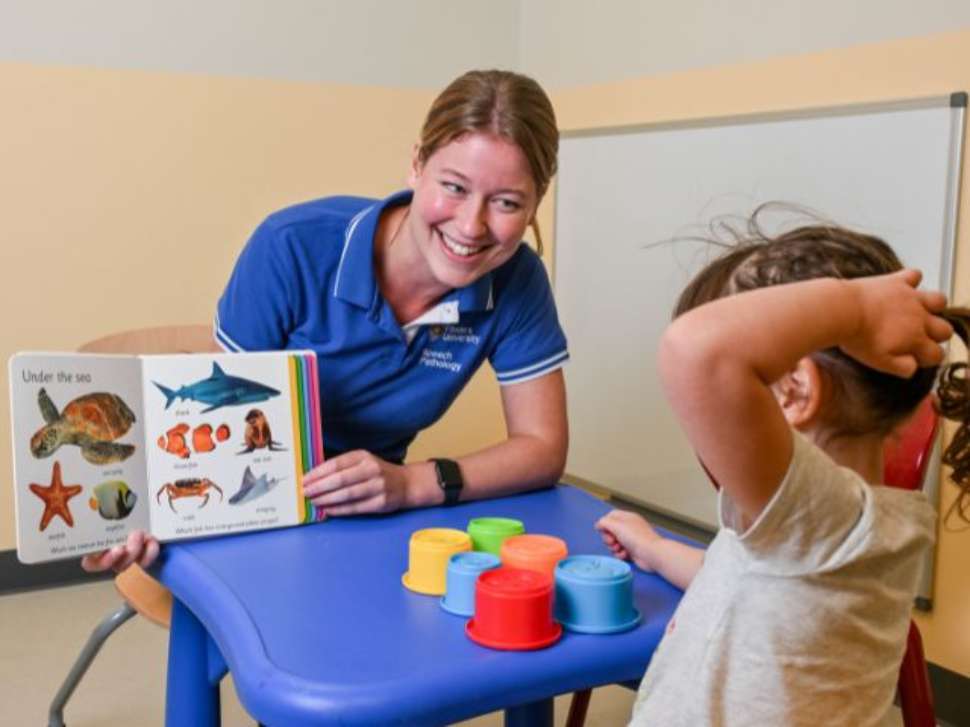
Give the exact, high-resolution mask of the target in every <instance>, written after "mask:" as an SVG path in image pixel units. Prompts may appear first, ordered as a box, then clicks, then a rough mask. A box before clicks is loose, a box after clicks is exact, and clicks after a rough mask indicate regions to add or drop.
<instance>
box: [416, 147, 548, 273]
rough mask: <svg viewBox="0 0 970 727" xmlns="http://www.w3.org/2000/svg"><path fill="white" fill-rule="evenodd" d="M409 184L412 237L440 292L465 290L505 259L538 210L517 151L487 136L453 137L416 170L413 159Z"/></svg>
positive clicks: (524, 163) (522, 157)
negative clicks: (442, 288) (441, 288)
mask: <svg viewBox="0 0 970 727" xmlns="http://www.w3.org/2000/svg"><path fill="white" fill-rule="evenodd" d="M410 184H411V187H412V188H413V189H414V199H413V200H412V202H411V211H410V214H409V215H408V225H409V227H410V232H411V235H412V239H413V240H414V241H415V244H416V245H417V247H418V249H419V251H420V253H421V255H422V257H423V258H424V260H425V261H426V262H427V265H428V268H429V270H430V272H431V274H432V276H433V277H434V278H435V279H436V280H437V281H438V282H439V283H441V284H442V285H443V286H444V287H446V288H448V289H451V288H461V287H464V286H466V285H469V284H471V283H473V282H475V281H476V280H478V278H480V277H481V276H482V275H484V274H486V273H488V272H490V271H492V270H494V269H495V268H497V267H498V266H500V265H501V264H502V263H504V262H505V261H506V260H508V259H509V258H510V257H512V254H513V253H514V252H515V251H516V249H517V248H518V246H519V242H520V241H521V240H522V235H523V234H524V233H525V228H526V227H528V225H529V222H530V221H531V220H532V218H533V216H534V215H535V211H536V206H537V205H538V200H537V199H536V197H537V194H536V185H535V181H534V180H533V178H532V172H531V170H530V169H529V163H528V162H527V161H526V158H525V155H524V154H523V153H522V150H521V149H519V147H518V146H516V145H515V144H514V143H512V142H511V141H508V140H507V139H504V138H502V137H499V136H494V135H492V134H485V133H470V134H465V135H464V136H461V137H458V138H457V139H455V140H454V141H452V142H450V143H449V144H447V145H445V146H443V147H441V148H440V149H438V150H437V151H435V152H434V153H433V154H432V155H431V156H430V157H429V158H428V159H427V160H426V161H425V163H424V164H423V165H422V164H421V163H420V162H419V161H418V160H417V158H415V160H414V161H413V162H412V166H411V175H410Z"/></svg>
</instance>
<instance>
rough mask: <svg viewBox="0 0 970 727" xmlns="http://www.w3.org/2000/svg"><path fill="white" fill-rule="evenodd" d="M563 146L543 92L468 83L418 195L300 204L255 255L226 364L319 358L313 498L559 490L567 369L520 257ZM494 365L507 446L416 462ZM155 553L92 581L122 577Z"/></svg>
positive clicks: (431, 115) (521, 81)
mask: <svg viewBox="0 0 970 727" xmlns="http://www.w3.org/2000/svg"><path fill="white" fill-rule="evenodd" d="M558 146H559V133H558V130H557V128H556V119H555V114H554V112H553V109H552V105H551V103H550V102H549V99H548V97H547V96H546V94H545V92H544V91H543V90H542V88H540V86H539V85H538V84H537V83H536V82H535V81H533V80H532V79H530V78H527V77H525V76H522V75H519V74H516V73H510V72H505V71H471V72H469V73H466V74H464V75H463V76H461V77H459V78H458V79H456V80H455V81H453V82H452V83H451V84H450V85H449V86H448V87H447V88H446V89H445V90H444V91H443V92H442V93H441V95H440V96H438V98H437V99H436V100H435V101H434V103H433V104H432V106H431V109H430V110H429V112H428V115H427V118H426V120H425V122H424V125H423V127H422V130H421V138H420V140H419V142H418V144H417V145H416V147H415V152H414V156H413V158H412V160H411V168H410V174H409V183H410V187H411V189H410V190H406V191H402V192H398V193H395V194H392V195H391V196H389V197H387V198H386V199H383V200H372V199H362V198H357V197H326V198H323V199H319V200H315V201H312V202H307V203H303V204H299V205H296V206H294V207H290V208H287V209H284V210H282V211H280V212H277V213H275V214H272V215H270V216H269V217H268V218H267V219H266V220H265V221H264V222H263V223H262V224H261V225H260V226H259V227H258V228H257V229H256V231H255V232H254V233H253V236H252V237H251V238H250V240H249V242H248V243H247V244H246V246H245V248H244V249H243V251H242V253H241V254H240V256H239V260H238V261H237V263H236V267H235V270H234V271H233V273H232V276H231V278H230V280H229V283H228V284H227V286H226V290H225V292H224V293H223V296H222V298H221V299H220V301H219V304H218V309H217V311H216V318H215V335H216V339H217V341H218V342H219V343H220V344H221V345H222V346H223V348H225V349H226V350H229V351H260V350H273V349H307V348H310V349H313V350H314V351H316V353H317V357H318V362H319V371H320V396H321V410H322V411H323V416H324V420H325V422H324V426H323V433H324V450H325V452H326V457H327V459H326V461H325V462H324V464H322V465H321V466H319V467H317V468H316V469H315V470H313V471H312V472H310V473H309V474H308V475H307V476H306V478H305V480H304V490H305V493H306V495H307V497H309V498H311V499H312V501H313V503H314V504H315V505H317V506H320V507H322V508H323V509H324V510H325V512H326V513H327V514H329V515H334V516H339V515H350V514H356V513H367V512H388V511H393V510H397V509H400V508H411V507H423V506H428V505H435V504H452V503H454V502H457V501H458V500H465V499H474V498H481V497H492V496H497V495H503V494H509V493H512V492H518V491H522V490H527V489H530V488H535V487H542V486H547V485H551V484H554V483H555V482H556V480H557V479H558V478H559V476H560V475H561V474H562V471H563V467H564V464H565V457H566V446H567V439H568V428H567V424H566V406H565V386H564V383H563V376H562V372H561V371H560V369H561V367H562V366H563V364H564V363H565V362H566V360H567V359H568V358H569V353H568V350H567V348H566V338H565V335H564V334H563V331H562V329H561V327H560V325H559V321H558V317H557V314H556V309H555V305H554V303H553V298H552V291H551V289H550V286H549V280H548V277H547V276H546V272H545V268H544V267H543V265H542V262H541V260H540V259H539V256H538V255H537V254H536V253H535V252H533V251H532V250H531V249H530V248H529V247H528V246H526V245H524V244H523V243H522V236H523V235H524V234H525V231H526V228H527V227H529V226H530V225H531V226H532V227H533V230H534V234H535V237H536V240H537V243H538V246H539V248H540V250H541V237H540V236H539V231H538V228H537V227H536V222H535V214H536V208H537V207H538V205H539V202H540V201H541V199H542V197H543V195H544V194H545V191H546V189H547V188H548V186H549V181H550V179H551V177H552V175H553V174H555V171H556V158H557V153H558ZM486 360H487V361H488V362H489V363H490V364H491V366H492V368H493V369H494V370H495V373H496V377H497V379H498V381H499V384H500V385H501V391H502V407H503V411H504V415H505V422H506V430H507V433H508V434H507V438H506V439H505V440H504V441H501V442H499V443H497V444H495V445H493V446H491V447H488V448H486V449H484V450H481V451H478V452H473V453H470V454H467V455H465V456H463V457H461V458H460V459H459V460H457V461H452V460H447V459H434V460H431V461H429V462H412V463H408V464H404V457H405V454H406V452H407V448H408V445H409V444H410V443H411V441H412V440H413V439H414V437H415V435H416V434H417V433H418V432H419V431H421V430H422V429H424V428H426V427H428V426H430V425H431V424H433V423H434V422H435V421H437V420H438V419H439V418H440V417H441V416H442V415H443V414H444V412H445V411H446V410H447V409H448V407H449V406H450V404H451V402H452V401H454V399H455V397H457V396H458V394H459V393H460V392H461V390H462V389H463V388H464V386H465V385H466V384H467V383H468V381H469V380H470V378H471V377H472V375H473V374H474V373H475V371H476V370H477V369H478V367H479V366H480V365H481V364H482V363H483V362H485V361H486ZM145 542H146V541H144V540H140V539H139V540H137V542H133V547H129V548H127V549H119V550H118V551H113V552H112V551H109V552H106V553H103V554H101V555H100V556H96V557H92V558H88V559H87V560H86V561H85V567H87V568H90V569H102V568H107V567H116V568H121V567H124V566H126V565H127V564H128V563H129V562H132V561H133V560H134V559H136V558H140V557H142V556H143V549H144V548H145V545H144V543H145ZM148 542H149V544H150V545H152V546H153V547H154V544H153V543H150V541H148ZM143 560H144V559H143Z"/></svg>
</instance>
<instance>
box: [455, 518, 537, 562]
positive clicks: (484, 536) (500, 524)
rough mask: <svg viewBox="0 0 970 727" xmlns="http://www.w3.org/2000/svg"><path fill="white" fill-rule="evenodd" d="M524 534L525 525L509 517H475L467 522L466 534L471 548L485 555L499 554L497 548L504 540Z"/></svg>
mask: <svg viewBox="0 0 970 727" xmlns="http://www.w3.org/2000/svg"><path fill="white" fill-rule="evenodd" d="M524 532H525V525H524V524H523V523H522V521H521V520H513V519H512V518H509V517H476V518H473V519H472V520H469V521H468V534H469V535H470V536H471V538H472V547H473V548H474V549H475V550H483V551H485V552H486V553H494V554H495V555H498V554H499V548H501V547H502V543H503V542H504V541H505V539H506V538H511V537H512V536H513V535H521V534H522V533H524Z"/></svg>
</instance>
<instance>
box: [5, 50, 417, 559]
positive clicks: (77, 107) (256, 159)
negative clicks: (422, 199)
mask: <svg viewBox="0 0 970 727" xmlns="http://www.w3.org/2000/svg"><path fill="white" fill-rule="evenodd" d="M431 97H432V94H431V93H430V92H426V91H402V90H397V89H388V88H362V87H351V86H336V85H324V84H311V83H296V82H280V81H256V80H243V79H232V78H218V77H207V76H199V75H178V74H157V73H148V72H139V71H109V70H86V69H80V68H44V67H38V66H31V65H16V64H0V98H2V99H3V109H4V111H3V113H2V114H0V159H2V160H3V161H2V163H0V200H2V208H3V232H2V233H0V234H2V242H0V310H3V311H4V321H3V327H2V329H0V331H2V333H0V359H2V360H3V361H4V362H5V361H6V359H7V357H8V356H9V355H10V354H12V353H13V352H14V351H17V350H24V349H34V350H70V349H74V348H76V347H77V346H78V345H79V344H80V343H82V342H84V341H86V340H89V339H93V338H96V337H98V336H101V335H103V334H106V333H109V332H113V331H118V330H122V329H127V328H135V327H142V326H150V325H160V324H166V323H189V322H199V323H205V322H208V321H209V320H211V315H212V312H213V310H214V305H215V301H216V299H217V297H218V295H219V294H220V292H221V288H222V285H223V284H224V282H225V280H226V278H227V277H228V274H229V271H230V268H231V266H232V263H233V261H234V260H235V257H236V255H237V253H238V251H239V249H240V247H241V246H242V244H243V243H244V242H245V240H246V238H247V236H248V234H249V232H250V231H251V230H252V228H253V227H254V226H255V225H256V224H257V223H258V222H259V221H260V219H261V218H262V217H263V216H264V215H266V214H267V213H269V212H270V211H272V210H274V209H276V208H279V207H281V206H284V205H287V204H292V203H294V202H297V201H301V200H305V199H310V198H313V197H319V196H322V195H325V194H335V193H345V194H363V195H383V194H385V193H387V192H389V191H391V190H393V189H396V188H398V187H401V186H403V184H404V180H405V174H406V170H407V164H408V160H409V154H410V148H411V145H412V143H413V142H414V140H415V139H416V137H417V133H418V128H419V126H420V124H421V121H422V118H423V114H424V111H425V107H426V106H427V104H428V103H429V102H430V100H431ZM3 371H4V385H3V393H2V396H0V421H2V422H8V421H9V412H8V387H7V384H6V366H4V368H3ZM0 471H2V472H4V473H10V472H11V464H10V440H9V436H4V437H0ZM7 476H8V477H9V474H8V475H7ZM11 489H12V488H10V487H3V488H0V549H5V548H12V547H14V531H13V516H12V495H11Z"/></svg>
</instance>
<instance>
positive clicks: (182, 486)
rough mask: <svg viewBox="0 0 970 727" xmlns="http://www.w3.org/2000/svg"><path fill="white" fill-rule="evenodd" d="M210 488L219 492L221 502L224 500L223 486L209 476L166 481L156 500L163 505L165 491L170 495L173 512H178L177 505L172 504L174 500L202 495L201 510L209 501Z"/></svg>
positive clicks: (156, 495) (169, 499)
mask: <svg viewBox="0 0 970 727" xmlns="http://www.w3.org/2000/svg"><path fill="white" fill-rule="evenodd" d="M209 490H215V491H216V492H218V493H219V500H220V502H221V501H222V498H223V493H222V488H221V487H219V485H217V484H216V483H215V482H213V481H212V480H210V479H209V478H208V477H201V478H200V477H188V478H185V479H181V480H175V482H166V483H165V484H164V485H162V486H161V487H159V488H158V492H157V493H155V501H156V502H157V503H158V504H159V505H161V504H162V493H163V492H164V493H165V494H166V495H168V506H169V507H170V508H172V512H177V511H176V509H175V505H173V504H172V502H173V500H178V499H180V498H182V497H201V498H203V500H202V504H200V505H199V509H200V510H201V509H202V508H203V507H205V505H206V503H207V502H209Z"/></svg>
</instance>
